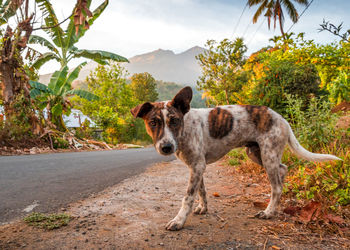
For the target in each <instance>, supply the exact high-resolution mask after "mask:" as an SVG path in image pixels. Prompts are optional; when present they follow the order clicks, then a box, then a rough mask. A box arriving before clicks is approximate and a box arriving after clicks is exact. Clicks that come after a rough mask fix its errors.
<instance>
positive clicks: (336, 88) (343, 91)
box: [329, 71, 350, 103]
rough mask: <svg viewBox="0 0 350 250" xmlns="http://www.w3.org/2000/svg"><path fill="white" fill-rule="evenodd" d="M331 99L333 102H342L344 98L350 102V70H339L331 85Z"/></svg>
mask: <svg viewBox="0 0 350 250" xmlns="http://www.w3.org/2000/svg"><path fill="white" fill-rule="evenodd" d="M329 92H330V95H329V99H330V100H331V101H332V102H333V103H341V102H342V101H343V100H345V101H347V102H350V72H348V73H345V72H343V71H341V72H339V75H338V77H337V78H336V79H335V80H334V81H333V82H332V85H330V87H329Z"/></svg>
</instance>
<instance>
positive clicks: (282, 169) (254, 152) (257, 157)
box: [246, 144, 288, 184]
mask: <svg viewBox="0 0 350 250" xmlns="http://www.w3.org/2000/svg"><path fill="white" fill-rule="evenodd" d="M246 152H247V155H248V157H249V158H250V159H251V160H252V161H253V162H255V163H256V164H259V165H260V166H262V165H263V163H262V160H261V152H260V147H259V145H258V144H256V145H255V144H254V145H249V146H247V148H246ZM287 171H288V167H287V166H286V165H284V164H282V163H280V166H279V176H280V179H281V182H282V184H283V182H284V177H285V176H286V174H287Z"/></svg>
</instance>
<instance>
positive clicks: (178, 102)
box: [170, 87, 192, 114]
mask: <svg viewBox="0 0 350 250" xmlns="http://www.w3.org/2000/svg"><path fill="white" fill-rule="evenodd" d="M191 100H192V89H191V87H184V88H183V89H181V90H180V91H179V93H177V94H176V95H175V97H174V98H173V100H171V102H170V104H171V105H172V106H173V107H175V108H177V109H178V110H180V111H181V112H182V114H186V113H187V112H188V111H189V110H190V103H191Z"/></svg>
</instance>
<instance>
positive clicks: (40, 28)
mask: <svg viewBox="0 0 350 250" xmlns="http://www.w3.org/2000/svg"><path fill="white" fill-rule="evenodd" d="M72 16H73V13H72V14H71V15H70V16H69V17H67V18H66V19H64V20H63V21H62V22H60V23H58V24H55V25H53V26H49V27H47V26H46V27H45V26H41V27H39V28H35V29H33V31H35V30H44V29H52V28H55V27H57V26H60V25H61V24H62V23H64V22H65V21H67V20H68V19H70V18H71V17H72Z"/></svg>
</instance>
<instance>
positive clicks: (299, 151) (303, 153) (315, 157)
mask: <svg viewBox="0 0 350 250" xmlns="http://www.w3.org/2000/svg"><path fill="white" fill-rule="evenodd" d="M287 125H288V128H289V131H288V132H289V136H288V145H289V147H290V149H291V150H292V152H293V153H294V154H295V155H297V156H299V157H300V158H303V159H305V160H308V161H331V160H340V161H341V160H342V159H340V158H338V157H336V156H334V155H329V154H315V153H312V152H310V151H307V150H306V149H305V148H303V146H301V145H300V144H299V142H298V140H297V138H296V137H295V135H294V133H293V131H292V128H291V127H290V125H289V124H288V122H287Z"/></svg>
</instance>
